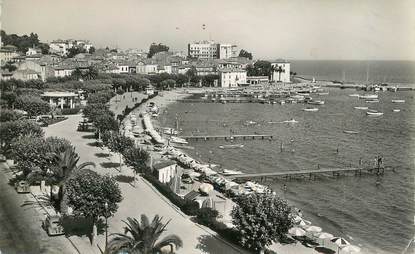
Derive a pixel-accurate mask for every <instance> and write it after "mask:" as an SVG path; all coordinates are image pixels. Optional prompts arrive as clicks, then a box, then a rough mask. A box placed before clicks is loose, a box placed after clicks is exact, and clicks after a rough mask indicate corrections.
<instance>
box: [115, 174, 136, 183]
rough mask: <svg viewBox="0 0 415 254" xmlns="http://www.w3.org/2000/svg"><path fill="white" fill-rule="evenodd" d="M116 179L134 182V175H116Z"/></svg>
mask: <svg viewBox="0 0 415 254" xmlns="http://www.w3.org/2000/svg"><path fill="white" fill-rule="evenodd" d="M114 179H115V180H116V181H118V182H120V183H132V182H134V177H133V176H126V175H116V176H114Z"/></svg>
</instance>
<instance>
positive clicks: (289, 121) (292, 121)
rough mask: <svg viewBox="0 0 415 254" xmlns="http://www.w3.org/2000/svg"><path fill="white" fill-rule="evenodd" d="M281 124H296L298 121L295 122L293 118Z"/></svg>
mask: <svg viewBox="0 0 415 254" xmlns="http://www.w3.org/2000/svg"><path fill="white" fill-rule="evenodd" d="M283 123H298V121H296V120H295V119H294V118H293V119H291V120H285V121H283Z"/></svg>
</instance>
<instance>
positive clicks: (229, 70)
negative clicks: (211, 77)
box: [219, 68, 246, 72]
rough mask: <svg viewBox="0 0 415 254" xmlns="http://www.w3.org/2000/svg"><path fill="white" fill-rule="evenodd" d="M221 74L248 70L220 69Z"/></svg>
mask: <svg viewBox="0 0 415 254" xmlns="http://www.w3.org/2000/svg"><path fill="white" fill-rule="evenodd" d="M219 72H246V70H243V69H229V68H225V69H220V70H219Z"/></svg>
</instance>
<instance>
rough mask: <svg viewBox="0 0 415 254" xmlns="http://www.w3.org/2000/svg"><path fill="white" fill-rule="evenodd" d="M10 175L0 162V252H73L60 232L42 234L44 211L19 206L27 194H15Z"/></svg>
mask: <svg viewBox="0 0 415 254" xmlns="http://www.w3.org/2000/svg"><path fill="white" fill-rule="evenodd" d="M10 175H11V173H10V172H9V170H8V167H7V166H6V164H5V163H0V253H2V254H39V253H48V254H49V253H56V254H70V253H76V251H75V249H74V248H73V247H72V246H71V244H70V242H69V241H68V240H67V239H65V237H64V236H57V237H49V236H48V235H47V234H46V232H45V231H44V230H43V229H42V228H41V223H42V222H41V221H42V220H43V219H44V215H43V214H40V213H39V210H38V209H37V208H34V207H33V206H25V207H22V205H23V204H24V203H25V202H26V201H28V200H31V198H30V196H28V195H29V194H17V192H16V191H15V190H14V188H13V187H12V186H10V185H9V184H8V179H9V177H10Z"/></svg>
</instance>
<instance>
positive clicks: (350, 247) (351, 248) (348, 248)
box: [342, 245, 360, 253]
mask: <svg viewBox="0 0 415 254" xmlns="http://www.w3.org/2000/svg"><path fill="white" fill-rule="evenodd" d="M342 251H344V252H347V253H358V252H360V248H359V247H357V246H355V245H347V246H346V247H344V248H342Z"/></svg>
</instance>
